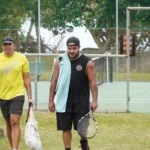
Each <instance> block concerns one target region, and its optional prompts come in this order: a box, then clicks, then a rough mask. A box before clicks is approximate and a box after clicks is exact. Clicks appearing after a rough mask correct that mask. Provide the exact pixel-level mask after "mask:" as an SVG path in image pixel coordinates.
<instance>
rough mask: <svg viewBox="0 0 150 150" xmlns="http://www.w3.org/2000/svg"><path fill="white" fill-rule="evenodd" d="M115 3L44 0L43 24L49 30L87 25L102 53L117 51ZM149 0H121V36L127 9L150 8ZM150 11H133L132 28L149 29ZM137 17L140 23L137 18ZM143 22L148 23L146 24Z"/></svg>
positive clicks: (109, 0) (99, 0) (106, 0)
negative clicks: (143, 27) (144, 27)
mask: <svg viewBox="0 0 150 150" xmlns="http://www.w3.org/2000/svg"><path fill="white" fill-rule="evenodd" d="M115 5H116V4H115V1H113V2H112V0H82V1H81V0H72V1H68V0H49V1H47V0H44V1H43V5H42V8H41V9H42V12H41V14H42V25H43V27H46V28H50V29H53V28H58V27H62V28H66V25H67V24H68V23H72V24H73V25H74V26H83V25H84V26H86V27H87V28H88V29H89V30H90V32H91V34H92V36H93V38H94V40H95V42H96V43H97V45H98V46H99V49H100V50H101V51H100V52H101V53H104V52H105V51H108V50H110V49H111V47H113V48H115V41H116V39H115V27H116V6H115ZM148 5H149V1H148V0H137V1H131V0H120V1H119V6H118V7H119V28H122V29H124V30H122V29H120V30H119V34H120V35H121V34H122V32H123V33H125V28H126V7H128V6H148ZM149 17H150V12H147V13H143V12H142V13H141V12H139V11H134V12H133V13H132V15H131V20H133V21H132V27H133V28H134V27H137V26H139V27H140V26H147V25H148V20H149V19H148V18H149ZM135 18H138V21H137V19H135ZM143 20H144V21H145V23H143Z"/></svg>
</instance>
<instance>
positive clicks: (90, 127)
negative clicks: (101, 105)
mask: <svg viewBox="0 0 150 150" xmlns="http://www.w3.org/2000/svg"><path fill="white" fill-rule="evenodd" d="M78 132H79V134H80V135H81V136H83V137H86V138H90V137H93V136H95V134H96V132H97V124H96V122H95V121H94V120H93V118H91V117H84V118H82V119H81V121H80V122H79V124H78Z"/></svg>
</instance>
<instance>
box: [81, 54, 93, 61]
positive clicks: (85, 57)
mask: <svg viewBox="0 0 150 150" xmlns="http://www.w3.org/2000/svg"><path fill="white" fill-rule="evenodd" d="M81 56H82V57H83V58H84V59H85V60H88V61H89V60H91V58H90V57H88V56H86V55H84V54H82V55H81Z"/></svg>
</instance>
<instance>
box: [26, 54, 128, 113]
mask: <svg viewBox="0 0 150 150" xmlns="http://www.w3.org/2000/svg"><path fill="white" fill-rule="evenodd" d="M25 55H26V57H27V59H28V60H29V64H30V74H31V78H32V88H33V90H32V92H33V99H34V101H35V109H38V110H47V109H48V97H49V86H50V82H49V79H50V76H51V73H52V69H53V64H54V61H55V60H56V58H57V57H58V55H62V54H35V53H34V54H31V53H29V54H25ZM85 55H86V56H88V57H90V58H91V59H92V61H93V62H94V65H95V68H96V80H97V84H98V85H99V86H102V85H103V84H106V83H107V84H108V83H113V82H115V81H124V82H125V83H126V81H127V79H126V64H127V56H126V55H115V54H110V53H105V54H85ZM116 64H118V65H116ZM126 91H127V90H125V91H124V92H125V93H126ZM125 99H126V98H125ZM125 103H126V102H125ZM125 106H126V104H125ZM26 108H27V106H25V109H26ZM122 111H126V110H122Z"/></svg>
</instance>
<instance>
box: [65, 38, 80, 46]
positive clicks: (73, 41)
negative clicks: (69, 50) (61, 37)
mask: <svg viewBox="0 0 150 150" xmlns="http://www.w3.org/2000/svg"><path fill="white" fill-rule="evenodd" d="M66 45H67V46H80V40H79V39H78V38H77V37H70V38H69V39H68V40H67V42H66Z"/></svg>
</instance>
